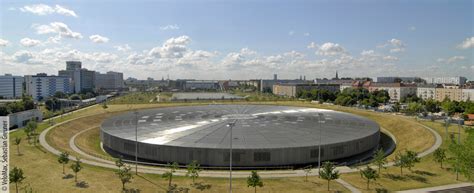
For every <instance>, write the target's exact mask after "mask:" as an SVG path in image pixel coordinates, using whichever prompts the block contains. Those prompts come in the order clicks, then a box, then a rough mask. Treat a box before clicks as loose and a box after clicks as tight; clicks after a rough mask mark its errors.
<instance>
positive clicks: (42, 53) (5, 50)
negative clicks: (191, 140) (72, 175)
mask: <svg viewBox="0 0 474 193" xmlns="http://www.w3.org/2000/svg"><path fill="white" fill-rule="evenodd" d="M473 19H474V6H473V1H472V0H445V1H439V0H431V1H428V0H423V1H422V0H405V1H383V0H382V1H375V0H360V1H338V0H336V1H329V0H325V1H322V0H321V1H309V0H286V1H281V0H276V1H264V0H255V1H250V0H239V1H237V0H235V1H218V0H212V1H211V0H207V1H199V0H195V1H191V0H188V1H151V0H146V1H143V0H135V1H124V0H95V1H91V0H82V1H22V0H15V1H13V0H2V1H0V74H5V73H9V74H14V75H28V74H36V73H40V72H45V73H48V74H57V71H58V70H62V69H64V68H65V61H68V60H80V61H82V63H83V67H85V68H88V69H90V70H95V71H99V72H107V71H118V72H123V73H124V77H135V78H139V79H145V78H147V77H152V78H155V79H161V78H162V77H164V78H166V77H167V76H169V77H170V78H171V79H186V78H188V79H207V80H211V79H259V78H268V79H271V78H272V77H273V74H278V77H279V78H288V79H294V78H299V76H300V75H303V76H306V78H307V79H314V78H324V77H327V78H330V77H333V76H334V75H335V72H336V71H338V73H339V76H340V77H377V76H420V77H433V76H465V77H467V78H468V79H471V80H473V79H474V60H473V59H474V54H473V53H474V52H473V50H474V33H473V32H474V30H473V29H474V22H473Z"/></svg>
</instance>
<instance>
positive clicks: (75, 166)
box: [71, 158, 82, 182]
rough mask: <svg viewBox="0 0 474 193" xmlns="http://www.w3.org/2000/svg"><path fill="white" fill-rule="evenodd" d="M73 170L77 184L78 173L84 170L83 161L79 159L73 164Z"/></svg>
mask: <svg viewBox="0 0 474 193" xmlns="http://www.w3.org/2000/svg"><path fill="white" fill-rule="evenodd" d="M71 169H72V171H73V172H74V181H75V182H77V173H79V172H80V171H81V170H82V166H81V160H80V159H79V158H77V160H76V161H75V162H74V163H72V165H71Z"/></svg>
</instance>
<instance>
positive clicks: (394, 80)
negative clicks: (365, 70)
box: [377, 76, 419, 83]
mask: <svg viewBox="0 0 474 193" xmlns="http://www.w3.org/2000/svg"><path fill="white" fill-rule="evenodd" d="M417 79H419V78H418V77H398V76H384V77H377V82H378V83H397V82H398V81H401V82H405V83H406V82H415V80H417Z"/></svg>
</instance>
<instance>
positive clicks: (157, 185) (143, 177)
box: [137, 174, 168, 191]
mask: <svg viewBox="0 0 474 193" xmlns="http://www.w3.org/2000/svg"><path fill="white" fill-rule="evenodd" d="M137 176H138V177H140V178H142V179H144V180H145V181H147V182H149V183H151V184H153V185H155V186H156V187H158V188H161V189H163V190H165V191H167V190H168V188H165V187H163V186H160V185H159V184H157V183H155V182H153V181H151V180H149V179H147V178H145V176H142V175H140V174H137Z"/></svg>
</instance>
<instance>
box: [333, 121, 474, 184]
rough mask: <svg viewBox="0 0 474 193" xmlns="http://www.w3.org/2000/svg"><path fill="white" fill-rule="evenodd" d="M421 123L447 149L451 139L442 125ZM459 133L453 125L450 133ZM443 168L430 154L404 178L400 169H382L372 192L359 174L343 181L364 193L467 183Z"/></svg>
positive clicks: (345, 175)
mask: <svg viewBox="0 0 474 193" xmlns="http://www.w3.org/2000/svg"><path fill="white" fill-rule="evenodd" d="M420 123H422V124H424V125H427V126H429V127H431V128H433V129H435V130H436V131H437V132H438V133H439V134H440V135H441V137H442V138H443V144H442V145H441V148H445V149H447V147H448V145H449V143H450V141H449V140H450V139H449V136H448V135H446V132H445V129H444V126H443V124H442V123H438V122H430V121H420ZM457 131H458V127H457V126H454V125H451V126H450V127H449V129H448V132H457ZM463 136H464V130H463V129H462V130H461V138H462V139H461V140H463V138H465V136H464V137H463ZM456 139H457V138H456ZM448 157H449V155H448ZM390 161H391V160H390ZM443 167H444V169H442V168H441V167H440V164H439V163H436V162H434V161H433V154H430V155H428V156H426V157H424V158H422V159H421V162H420V163H418V164H416V165H415V167H414V168H413V169H412V170H413V171H408V169H404V170H403V174H404V175H403V176H402V175H400V168H398V167H390V168H388V169H386V170H384V169H382V172H381V173H382V174H381V175H380V177H381V178H379V179H377V181H376V182H374V183H371V184H370V186H371V190H367V189H366V184H367V183H366V181H365V180H363V179H362V178H361V177H360V174H359V173H351V174H343V175H342V179H344V180H346V181H348V182H350V183H351V184H352V185H353V186H355V187H357V188H359V189H360V190H362V191H363V192H375V187H377V188H382V187H383V188H386V189H388V190H390V191H396V190H406V189H417V188H426V187H433V186H441V185H446V184H454V183H461V182H465V181H466V179H465V178H464V177H463V176H461V175H460V176H459V181H456V174H455V173H454V172H452V171H450V170H451V169H450V167H449V164H447V163H444V164H443Z"/></svg>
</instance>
